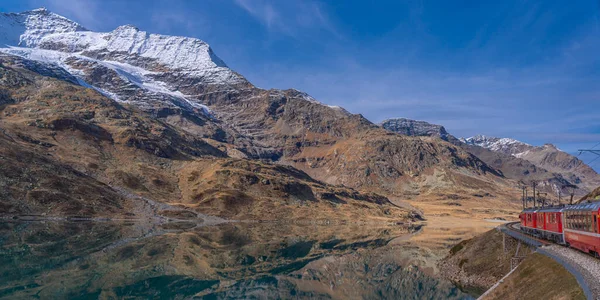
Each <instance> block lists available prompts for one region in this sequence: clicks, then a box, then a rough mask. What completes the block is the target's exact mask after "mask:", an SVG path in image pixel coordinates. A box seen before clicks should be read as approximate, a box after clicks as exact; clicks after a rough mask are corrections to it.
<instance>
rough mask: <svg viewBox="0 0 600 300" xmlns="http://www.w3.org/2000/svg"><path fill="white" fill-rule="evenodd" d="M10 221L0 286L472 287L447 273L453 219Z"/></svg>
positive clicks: (317, 295) (230, 289)
mask: <svg viewBox="0 0 600 300" xmlns="http://www.w3.org/2000/svg"><path fill="white" fill-rule="evenodd" d="M0 231H1V234H0V298H11V299H31V298H41V299H53V298H57V299H67V298H68V299H121V298H127V299H190V298H197V299H231V298H246V299H247V298H250V299H303V298H311V299H472V296H470V295H468V294H466V293H464V292H463V291H461V290H460V289H459V288H458V287H456V286H455V285H453V284H452V283H450V282H448V281H445V280H443V279H440V278H439V276H437V266H436V265H437V262H438V261H439V259H441V258H442V257H443V256H444V255H445V254H446V253H447V249H448V248H449V247H450V246H451V245H452V244H454V243H457V242H458V241H459V240H460V238H457V237H456V232H455V231H452V230H450V231H448V230H446V229H443V230H442V229H439V230H430V231H429V232H427V230H424V228H419V227H405V226H381V227H374V226H358V225H357V226H353V225H335V226H334V225H330V226H325V225H290V224H278V223H243V222H236V223H223V224H218V225H212V226H208V225H202V224H196V223H193V222H167V223H162V224H148V223H138V222H129V223H127V222H118V223H116V222H64V221H32V222H23V221H20V222H7V221H4V222H1V223H0ZM465 232H467V231H463V232H462V233H463V234H465Z"/></svg>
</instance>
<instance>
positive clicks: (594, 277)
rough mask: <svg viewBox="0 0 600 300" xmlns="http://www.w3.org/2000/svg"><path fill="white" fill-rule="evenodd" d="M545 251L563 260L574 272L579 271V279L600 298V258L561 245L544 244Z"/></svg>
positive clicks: (595, 297) (594, 296) (595, 296)
mask: <svg viewBox="0 0 600 300" xmlns="http://www.w3.org/2000/svg"><path fill="white" fill-rule="evenodd" d="M543 251H544V252H545V254H547V255H548V254H549V255H550V256H553V257H557V258H559V259H560V260H562V262H563V264H564V265H566V267H567V268H572V270H571V272H572V273H578V274H579V275H578V277H580V278H578V280H580V281H581V280H582V281H583V282H584V283H583V284H584V285H585V286H586V287H585V288H586V289H589V292H590V293H591V294H592V298H593V299H600V260H598V259H596V258H594V257H592V256H590V255H587V254H584V253H581V252H579V251H577V250H573V249H569V248H566V247H563V246H560V245H548V246H544V247H543Z"/></svg>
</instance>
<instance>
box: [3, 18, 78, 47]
mask: <svg viewBox="0 0 600 300" xmlns="http://www.w3.org/2000/svg"><path fill="white" fill-rule="evenodd" d="M75 31H87V29H85V28H84V27H83V26H81V25H79V24H77V23H76V22H73V21H71V20H69V19H67V18H65V17H62V16H59V15H57V14H55V13H52V12H49V11H48V10H46V9H45V8H39V9H35V10H32V11H27V12H22V13H0V45H1V46H5V45H9V46H19V47H35V46H37V45H38V43H39V42H40V41H41V39H43V38H44V37H46V36H49V35H55V34H62V33H69V32H75Z"/></svg>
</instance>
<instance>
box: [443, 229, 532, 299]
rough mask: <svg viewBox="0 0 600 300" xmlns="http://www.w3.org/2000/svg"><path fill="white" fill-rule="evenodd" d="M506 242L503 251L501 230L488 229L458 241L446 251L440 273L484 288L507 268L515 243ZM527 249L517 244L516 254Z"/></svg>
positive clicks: (460, 282) (467, 284) (479, 288)
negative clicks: (518, 250)
mask: <svg viewBox="0 0 600 300" xmlns="http://www.w3.org/2000/svg"><path fill="white" fill-rule="evenodd" d="M507 241H508V242H510V244H509V245H508V249H507V250H508V251H507V252H506V253H505V252H504V248H503V244H502V243H503V242H502V233H500V232H499V231H497V230H495V229H494V230H490V231H488V232H486V233H484V234H482V235H480V236H477V237H475V238H472V239H470V240H466V241H462V242H460V243H459V244H457V245H456V246H454V247H453V248H452V249H451V250H450V254H449V255H448V257H447V258H446V259H444V260H443V262H442V263H441V265H440V270H441V271H442V274H444V276H446V277H448V278H449V279H451V280H452V281H455V282H458V283H459V284H460V285H462V286H465V287H468V288H472V289H475V290H478V291H481V292H483V291H485V290H487V289H489V288H490V287H491V286H492V285H494V284H495V283H496V282H497V281H498V280H500V279H501V278H502V277H504V276H505V275H506V274H507V273H508V272H509V271H510V260H511V257H512V256H514V254H515V251H516V246H517V245H516V243H515V242H514V240H512V239H507ZM531 251H532V250H531V249H530V248H528V247H526V246H524V245H521V249H520V255H526V254H529V253H531Z"/></svg>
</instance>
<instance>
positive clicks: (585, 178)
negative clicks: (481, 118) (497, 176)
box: [460, 135, 600, 187]
mask: <svg viewBox="0 0 600 300" xmlns="http://www.w3.org/2000/svg"><path fill="white" fill-rule="evenodd" d="M460 140H461V141H462V142H463V143H465V144H467V145H474V146H480V147H483V148H486V149H489V150H491V151H493V152H497V153H502V154H508V155H511V156H513V157H516V158H520V159H524V160H527V161H529V162H531V163H533V164H535V165H536V166H538V167H541V168H544V169H546V170H548V171H550V172H555V173H560V174H562V175H563V176H564V177H565V178H568V179H569V180H570V181H571V182H573V183H575V184H579V183H581V182H584V183H586V184H587V185H589V187H594V186H596V185H598V184H600V175H598V174H597V173H596V172H595V171H594V170H593V169H592V168H591V167H590V166H588V165H586V164H585V163H584V162H583V161H581V160H580V159H578V158H577V157H575V156H573V155H571V154H569V153H566V152H563V151H562V150H560V149H558V148H557V147H556V146H554V145H552V144H544V145H542V146H533V145H530V144H527V143H524V142H521V141H517V140H515V139H511V138H497V137H487V136H484V135H476V136H473V137H469V138H461V139H460ZM584 185H585V184H584Z"/></svg>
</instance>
